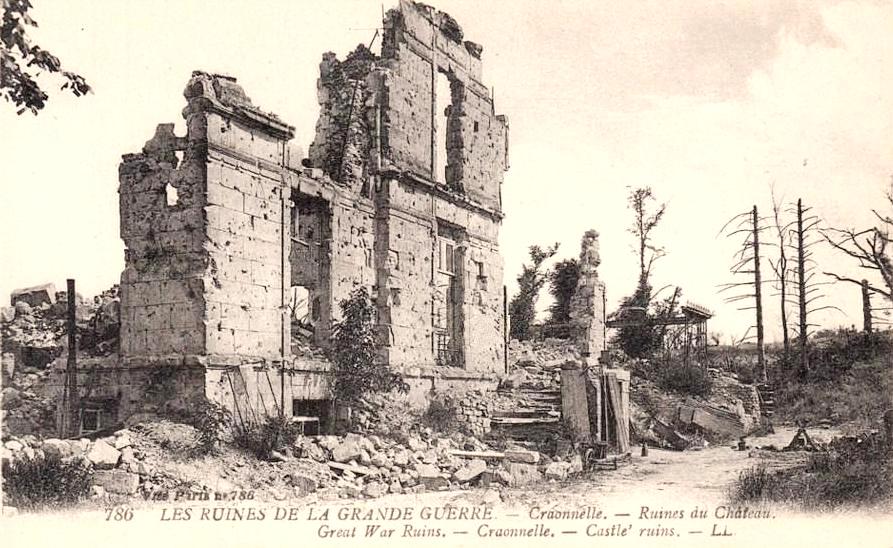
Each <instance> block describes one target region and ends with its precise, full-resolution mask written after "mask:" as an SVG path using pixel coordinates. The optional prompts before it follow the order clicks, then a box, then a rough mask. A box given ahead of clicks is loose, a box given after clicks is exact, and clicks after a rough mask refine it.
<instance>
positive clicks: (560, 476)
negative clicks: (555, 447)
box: [546, 462, 570, 480]
mask: <svg viewBox="0 0 893 548" xmlns="http://www.w3.org/2000/svg"><path fill="white" fill-rule="evenodd" d="M569 469H570V463H569V462H553V463H550V464H549V466H547V467H546V479H554V480H564V479H567V472H568V470H569Z"/></svg>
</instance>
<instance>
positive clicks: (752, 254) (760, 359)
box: [719, 206, 768, 382]
mask: <svg viewBox="0 0 893 548" xmlns="http://www.w3.org/2000/svg"><path fill="white" fill-rule="evenodd" d="M730 228H731V230H729V229H730ZM765 229H766V227H765V226H763V225H762V223H761V219H760V217H759V213H758V210H757V206H753V209H751V210H750V211H747V212H744V213H740V214H738V215H736V216H734V217H732V218H731V219H730V220H729V221H728V222H727V223H726V224H725V225H724V226H723V227H722V229H721V230H720V233H723V232H726V231H727V230H729V232H727V233H726V236H727V237H736V236H738V237H740V236H742V235H743V236H744V240H743V241H742V243H741V248H740V249H739V250H738V252H737V253H736V254H735V261H736V262H735V263H734V264H733V265H732V267H731V269H730V272H731V273H732V275H745V276H748V277H751V276H752V279H750V280H747V281H742V282H731V283H727V284H723V285H721V286H720V289H719V292H720V293H722V292H725V291H728V290H736V291H740V290H745V291H747V290H749V291H752V292H746V293H736V294H734V295H732V296H731V297H727V298H726V299H725V302H727V303H735V302H742V301H747V300H750V299H753V302H754V304H753V306H745V307H742V308H739V309H738V310H754V311H755V320H756V325H755V326H751V327H750V328H748V330H747V331H746V332H745V334H744V337H742V339H741V341H739V344H740V343H742V342H744V341H746V340H748V339H749V338H750V337H751V336H750V331H751V329H753V328H756V341H757V363H758V366H759V368H760V379H761V381H762V382H766V380H767V378H768V373H767V370H766V354H765V350H764V340H763V339H764V337H763V290H762V285H763V280H762V276H761V272H760V233H761V232H762V231H763V230H765Z"/></svg>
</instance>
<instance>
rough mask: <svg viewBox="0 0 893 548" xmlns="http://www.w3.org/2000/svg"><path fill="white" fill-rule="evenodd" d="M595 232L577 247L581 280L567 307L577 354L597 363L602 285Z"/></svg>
mask: <svg viewBox="0 0 893 548" xmlns="http://www.w3.org/2000/svg"><path fill="white" fill-rule="evenodd" d="M600 263H601V258H600V257H599V253H598V232H596V231H595V230H589V231H587V232H586V233H585V234H584V235H583V240H582V242H581V244H580V279H579V281H578V282H577V289H576V291H575V292H574V296H573V297H572V298H571V303H570V316H571V325H572V327H573V332H574V339H575V340H576V341H577V343H578V345H579V349H580V352H581V353H582V354H583V355H584V356H589V357H590V359H592V360H597V359H598V357H599V354H600V353H601V351H602V350H604V349H605V284H604V282H602V281H601V280H599V278H598V265H599V264H600Z"/></svg>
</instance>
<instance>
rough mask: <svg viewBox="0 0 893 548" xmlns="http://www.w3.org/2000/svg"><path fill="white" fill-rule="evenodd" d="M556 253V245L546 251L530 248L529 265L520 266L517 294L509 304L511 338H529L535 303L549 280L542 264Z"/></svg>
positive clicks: (539, 248) (535, 246)
mask: <svg viewBox="0 0 893 548" xmlns="http://www.w3.org/2000/svg"><path fill="white" fill-rule="evenodd" d="M557 252H558V243H555V245H553V246H552V247H548V248H546V249H543V248H541V247H540V246H538V245H532V246H530V249H529V253H530V264H525V265H523V266H522V268H521V274H520V275H519V276H518V293H517V294H516V295H515V296H514V297H512V301H511V302H510V303H509V316H510V317H511V330H510V334H511V336H512V338H514V339H518V340H521V341H523V340H525V339H527V338H529V337H530V326H531V325H533V321H534V319H535V318H536V301H537V299H538V298H539V293H540V290H541V289H542V288H543V286H544V285H545V284H546V281H547V280H548V279H549V271H548V270H543V263H544V262H546V260H548V259H550V258H552V257H554V256H555V253H557Z"/></svg>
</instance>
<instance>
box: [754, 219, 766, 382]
mask: <svg viewBox="0 0 893 548" xmlns="http://www.w3.org/2000/svg"><path fill="white" fill-rule="evenodd" d="M752 215H753V286H754V298H755V300H756V311H757V365H759V367H760V381H761V382H766V381H768V380H769V375H768V373H767V371H766V354H765V353H764V351H763V291H762V280H761V278H760V221H759V217H758V215H757V206H753V213H752Z"/></svg>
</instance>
